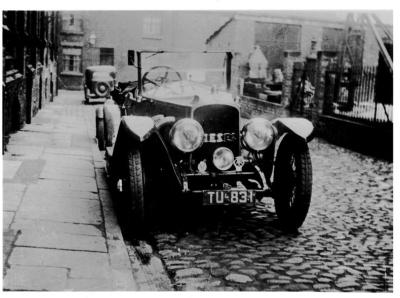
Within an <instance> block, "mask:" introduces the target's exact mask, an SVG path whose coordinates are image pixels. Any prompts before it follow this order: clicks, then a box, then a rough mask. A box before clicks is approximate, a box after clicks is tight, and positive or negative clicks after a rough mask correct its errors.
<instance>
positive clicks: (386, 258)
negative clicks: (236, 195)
mask: <svg viewBox="0 0 400 298" xmlns="http://www.w3.org/2000/svg"><path fill="white" fill-rule="evenodd" d="M61 94H62V96H63V97H62V99H61V97H60V98H58V99H56V101H55V102H54V103H49V104H48V106H46V107H45V108H44V109H43V110H41V111H40V112H39V115H38V116H37V117H36V118H34V121H33V124H31V125H27V126H25V128H24V129H23V130H21V131H20V132H18V133H16V134H14V135H12V136H11V138H10V143H9V145H8V152H7V153H6V154H5V155H4V157H3V160H4V164H5V166H4V168H5V170H4V181H3V185H4V193H3V195H4V198H5V200H4V208H3V227H4V228H3V235H4V236H3V239H4V244H3V248H4V249H3V264H4V272H3V277H4V283H3V285H4V289H5V290H169V289H170V290H212V291H237V290H245V291H368V292H376V291H379V292H381V291H389V292H390V291H393V255H392V253H393V240H392V239H393V193H392V192H393V165H392V163H388V162H385V161H380V160H376V159H374V158H371V157H367V156H364V155H361V154H358V153H355V152H352V151H349V150H347V149H343V148H341V147H337V146H334V145H331V144H328V143H326V142H325V141H322V140H319V139H315V140H313V141H312V142H311V143H310V152H311V158H312V163H313V180H314V183H313V195H312V201H311V206H310V211H309V214H308V216H307V218H306V221H305V223H304V224H303V226H302V227H301V228H300V230H299V233H298V234H284V233H283V232H282V231H281V230H280V229H279V228H278V224H277V218H276V215H275V213H274V212H271V210H270V207H268V208H267V207H266V204H264V203H258V204H257V206H256V208H232V209H228V210H226V211H224V212H223V211H221V210H215V209H212V208H205V207H204V208H201V209H197V210H192V209H190V210H189V211H186V212H182V221H181V219H179V218H178V219H175V221H177V222H179V228H178V229H176V230H171V231H160V232H157V233H153V234H152V237H150V239H149V240H148V243H149V244H150V245H151V246H152V249H153V254H152V256H151V258H150V260H149V262H148V263H147V264H146V263H145V262H142V261H141V259H140V258H139V257H138V254H137V247H136V246H135V245H136V244H135V243H134V242H131V241H130V240H131V239H122V235H121V231H120V230H119V227H118V223H117V219H116V218H115V213H114V210H113V207H112V202H111V197H110V191H109V188H110V187H109V186H108V185H107V182H106V180H105V173H104V161H102V156H101V154H100V152H99V151H98V150H97V147H96V145H95V143H94V135H95V129H94V125H95V107H96V105H83V103H82V100H83V92H69V91H62V92H61ZM69 96H71V100H68V99H69ZM124 244H125V245H126V247H125V245H124ZM129 261H130V262H129ZM38 277H40V278H38Z"/></svg>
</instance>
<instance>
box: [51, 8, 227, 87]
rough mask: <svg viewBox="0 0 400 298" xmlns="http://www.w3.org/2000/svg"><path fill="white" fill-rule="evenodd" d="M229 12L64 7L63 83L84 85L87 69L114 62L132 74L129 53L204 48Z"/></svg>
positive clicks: (62, 31) (61, 17) (122, 70)
mask: <svg viewBox="0 0 400 298" xmlns="http://www.w3.org/2000/svg"><path fill="white" fill-rule="evenodd" d="M227 16H231V13H229V12H211V13H210V12H201V11H179V12H178V11H84V12H79V11H72V12H68V11H63V12H62V13H61V15H60V19H61V24H62V26H61V47H60V56H59V57H60V59H59V65H60V68H59V71H60V74H59V75H60V87H61V88H67V89H81V88H82V79H83V72H84V70H85V69H86V67H87V66H91V65H114V66H116V68H117V71H118V74H117V76H119V75H122V76H123V75H125V76H126V75H132V76H134V75H135V73H136V71H135V70H134V69H132V66H128V51H132V50H137V49H170V50H173V49H175V50H178V49H179V50H194V51H196V50H197V51H198V50H205V43H204V41H205V40H206V38H207V36H209V35H210V34H211V33H212V32H213V31H214V30H215V28H218V27H219V26H220V25H221V24H222V23H223V22H224V21H225V20H226V19H227ZM117 79H118V77H117Z"/></svg>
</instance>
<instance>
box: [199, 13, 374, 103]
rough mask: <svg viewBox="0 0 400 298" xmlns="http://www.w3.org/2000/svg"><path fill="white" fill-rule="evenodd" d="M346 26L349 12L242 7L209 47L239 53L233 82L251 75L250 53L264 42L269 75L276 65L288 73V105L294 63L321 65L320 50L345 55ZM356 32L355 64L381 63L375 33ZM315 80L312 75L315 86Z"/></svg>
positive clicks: (284, 99) (284, 100)
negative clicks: (261, 9)
mask: <svg viewBox="0 0 400 298" xmlns="http://www.w3.org/2000/svg"><path fill="white" fill-rule="evenodd" d="M345 28H346V12H340V13H338V12H334V11H325V12H322V11H318V12H312V11H275V12H273V11H268V12H262V11H259V12H246V11H242V12H239V13H236V14H235V15H234V16H233V17H231V18H230V19H228V20H227V21H226V22H225V23H224V24H223V25H222V26H220V27H219V28H217V30H216V31H215V32H214V33H213V34H211V35H210V36H209V37H208V38H207V40H206V46H207V50H222V51H224V50H229V51H232V52H233V53H235V55H234V59H233V62H232V63H233V67H232V73H233V78H232V81H233V82H237V81H238V80H239V78H246V77H248V75H249V56H250V55H251V53H252V52H253V50H254V47H255V46H259V48H260V49H261V50H262V52H263V54H264V56H265V57H266V59H267V60H268V69H267V77H268V78H271V76H272V73H273V71H274V69H276V68H278V69H281V70H282V72H283V74H284V77H285V81H284V83H283V90H282V91H283V92H282V104H284V105H286V104H287V103H288V100H289V96H290V92H291V91H292V90H291V82H290V84H289V83H288V82H286V81H287V80H289V81H291V80H292V72H293V65H294V63H296V62H299V63H300V62H301V63H302V62H305V61H307V62H311V63H309V65H312V64H314V65H315V63H316V59H317V53H318V52H332V53H339V52H340V51H341V50H342V48H341V46H342V42H343V40H344V34H345V32H344V31H345ZM352 32H353V33H354V34H353V36H352V40H351V39H349V40H348V41H351V42H349V43H350V46H351V47H352V50H353V52H357V54H358V55H356V60H357V61H353V63H355V64H356V65H358V66H360V65H361V66H362V65H363V66H366V65H368V66H376V65H377V64H378V57H379V47H378V44H377V43H376V41H375V38H374V37H373V35H372V33H371V32H370V31H367V32H362V31H360V30H358V29H356V28H355V30H353V31H352ZM353 54H354V53H353ZM288 58H289V59H288ZM345 59H347V58H345ZM353 60H354V57H353ZM346 61H347V60H346ZM310 73H314V74H315V72H310ZM268 78H267V80H268ZM315 79H316V78H315V77H313V78H311V81H312V82H313V84H315ZM285 83H288V84H285ZM285 85H287V88H285Z"/></svg>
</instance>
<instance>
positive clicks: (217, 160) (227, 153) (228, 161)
mask: <svg viewBox="0 0 400 298" xmlns="http://www.w3.org/2000/svg"><path fill="white" fill-rule="evenodd" d="M234 160H235V157H234V156H233V152H232V150H230V149H229V148H226V147H220V148H218V149H216V150H215V151H214V154H213V163H214V166H215V167H216V168H217V169H218V170H221V171H225V170H228V169H229V168H231V167H232V165H233V162H234Z"/></svg>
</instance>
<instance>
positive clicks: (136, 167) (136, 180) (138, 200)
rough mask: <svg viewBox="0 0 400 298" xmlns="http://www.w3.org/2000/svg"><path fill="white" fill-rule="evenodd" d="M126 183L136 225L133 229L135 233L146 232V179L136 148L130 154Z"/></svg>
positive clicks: (132, 220)
mask: <svg viewBox="0 0 400 298" xmlns="http://www.w3.org/2000/svg"><path fill="white" fill-rule="evenodd" d="M126 182H127V188H126V190H127V196H128V201H129V205H130V210H131V211H132V212H131V216H132V219H131V220H130V222H131V224H132V225H134V226H133V227H131V228H133V230H135V231H144V230H145V215H146V214H145V190H146V179H145V172H144V169H143V163H142V156H141V152H140V150H139V149H136V148H135V149H133V150H132V151H130V152H128V177H127V179H126Z"/></svg>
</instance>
